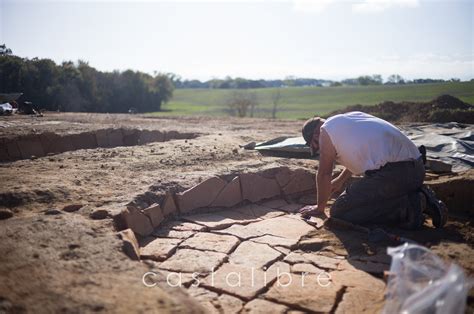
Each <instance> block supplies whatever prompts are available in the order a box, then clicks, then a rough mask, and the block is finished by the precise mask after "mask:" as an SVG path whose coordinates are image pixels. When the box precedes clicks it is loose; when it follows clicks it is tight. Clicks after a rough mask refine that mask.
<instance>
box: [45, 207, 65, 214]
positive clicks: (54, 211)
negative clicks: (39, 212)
mask: <svg viewBox="0 0 474 314" xmlns="http://www.w3.org/2000/svg"><path fill="white" fill-rule="evenodd" d="M44 214H45V215H60V214H61V212H60V211H59V210H57V209H54V208H50V209H47V210H45V211H44Z"/></svg>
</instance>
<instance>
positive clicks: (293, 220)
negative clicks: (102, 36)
mask: <svg viewBox="0 0 474 314" xmlns="http://www.w3.org/2000/svg"><path fill="white" fill-rule="evenodd" d="M258 180H260V178H258ZM229 184H230V183H228V185H229ZM234 184H235V183H234ZM229 188H230V187H229ZM234 188H235V186H234ZM226 193H227V192H226ZM229 193H230V192H229ZM299 207H301V205H298V204H288V203H287V202H286V201H285V200H282V199H276V200H270V201H265V202H263V203H262V204H248V205H244V206H237V207H234V208H228V209H225V210H219V209H217V210H216V209H212V210H210V211H209V212H207V213H199V214H191V215H184V216H181V217H180V218H179V219H181V220H182V221H168V222H166V223H164V224H162V226H161V227H159V228H156V229H155V230H154V232H153V235H154V236H155V237H158V238H146V239H148V242H144V240H142V242H141V244H142V246H143V247H142V248H141V256H142V259H143V258H147V259H154V260H155V261H154V262H152V263H155V265H156V267H155V268H156V269H158V270H160V271H161V272H162V274H163V275H164V276H165V277H164V278H166V276H170V281H171V282H172V283H173V282H174V283H176V281H177V280H178V279H179V278H180V277H178V273H181V282H182V284H183V285H184V286H183V287H184V288H185V289H186V290H187V291H188V293H189V294H190V295H191V296H192V297H193V298H194V299H195V300H196V301H197V302H198V303H199V304H201V306H202V307H203V309H204V310H205V311H206V312H208V313H270V312H271V313H307V312H318V313H319V312H334V313H351V312H352V313H353V312H361V313H375V312H377V311H380V309H381V307H382V305H383V293H384V289H385V283H384V282H383V281H382V280H381V279H378V278H376V277H374V276H372V275H371V274H376V275H377V276H381V275H382V272H383V270H385V268H386V267H387V266H388V265H389V263H390V259H389V257H388V256H387V255H386V254H385V253H384V252H383V253H381V252H378V253H377V251H370V250H369V251H368V248H364V247H351V246H350V245H349V246H347V247H345V246H343V245H341V243H340V240H339V238H338V237H340V235H339V234H334V233H333V232H332V231H329V230H327V227H325V226H323V225H322V223H319V221H318V222H317V223H314V222H313V223H311V222H307V221H305V220H304V219H302V218H301V217H300V216H299V215H298V214H294V213H293V212H294V211H295V210H296V209H297V208H299ZM341 239H342V240H345V238H344V237H342V238H341ZM348 239H349V240H351V241H354V239H353V237H352V236H351V237H348ZM150 262H151V261H150ZM193 273H197V274H194V275H195V276H196V278H193ZM318 276H322V277H321V278H320V277H318ZM318 278H320V279H318ZM367 298H370V299H371V300H374V301H373V302H372V301H371V302H372V303H371V304H370V306H369V305H368V302H367Z"/></svg>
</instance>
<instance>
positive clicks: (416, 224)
mask: <svg viewBox="0 0 474 314" xmlns="http://www.w3.org/2000/svg"><path fill="white" fill-rule="evenodd" d="M408 200H409V207H408V208H407V212H406V218H405V222H403V223H402V224H401V225H400V227H401V228H403V229H408V230H417V229H420V228H421V226H423V223H424V222H425V218H424V216H423V212H424V211H425V209H426V198H425V195H424V194H423V193H422V192H415V193H412V194H410V195H408Z"/></svg>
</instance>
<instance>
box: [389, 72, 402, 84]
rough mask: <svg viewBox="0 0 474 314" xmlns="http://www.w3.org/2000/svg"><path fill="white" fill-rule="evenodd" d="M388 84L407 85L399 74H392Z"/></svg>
mask: <svg viewBox="0 0 474 314" xmlns="http://www.w3.org/2000/svg"><path fill="white" fill-rule="evenodd" d="M387 83H388V84H405V80H404V79H403V77H401V76H400V75H398V74H392V75H390V76H389V77H388V78H387Z"/></svg>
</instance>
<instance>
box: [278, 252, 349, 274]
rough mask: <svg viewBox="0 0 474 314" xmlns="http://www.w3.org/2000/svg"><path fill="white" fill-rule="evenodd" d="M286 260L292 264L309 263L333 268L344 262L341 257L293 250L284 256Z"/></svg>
mask: <svg viewBox="0 0 474 314" xmlns="http://www.w3.org/2000/svg"><path fill="white" fill-rule="evenodd" d="M284 261H285V262H287V263H290V264H298V263H305V264H308V263H309V264H313V265H315V266H316V267H319V268H324V269H331V270H333V269H334V270H336V269H338V265H339V264H340V263H341V262H342V260H341V259H337V258H332V257H327V256H324V255H318V254H316V253H304V252H291V253H290V254H288V255H287V256H286V257H285V258H284Z"/></svg>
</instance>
